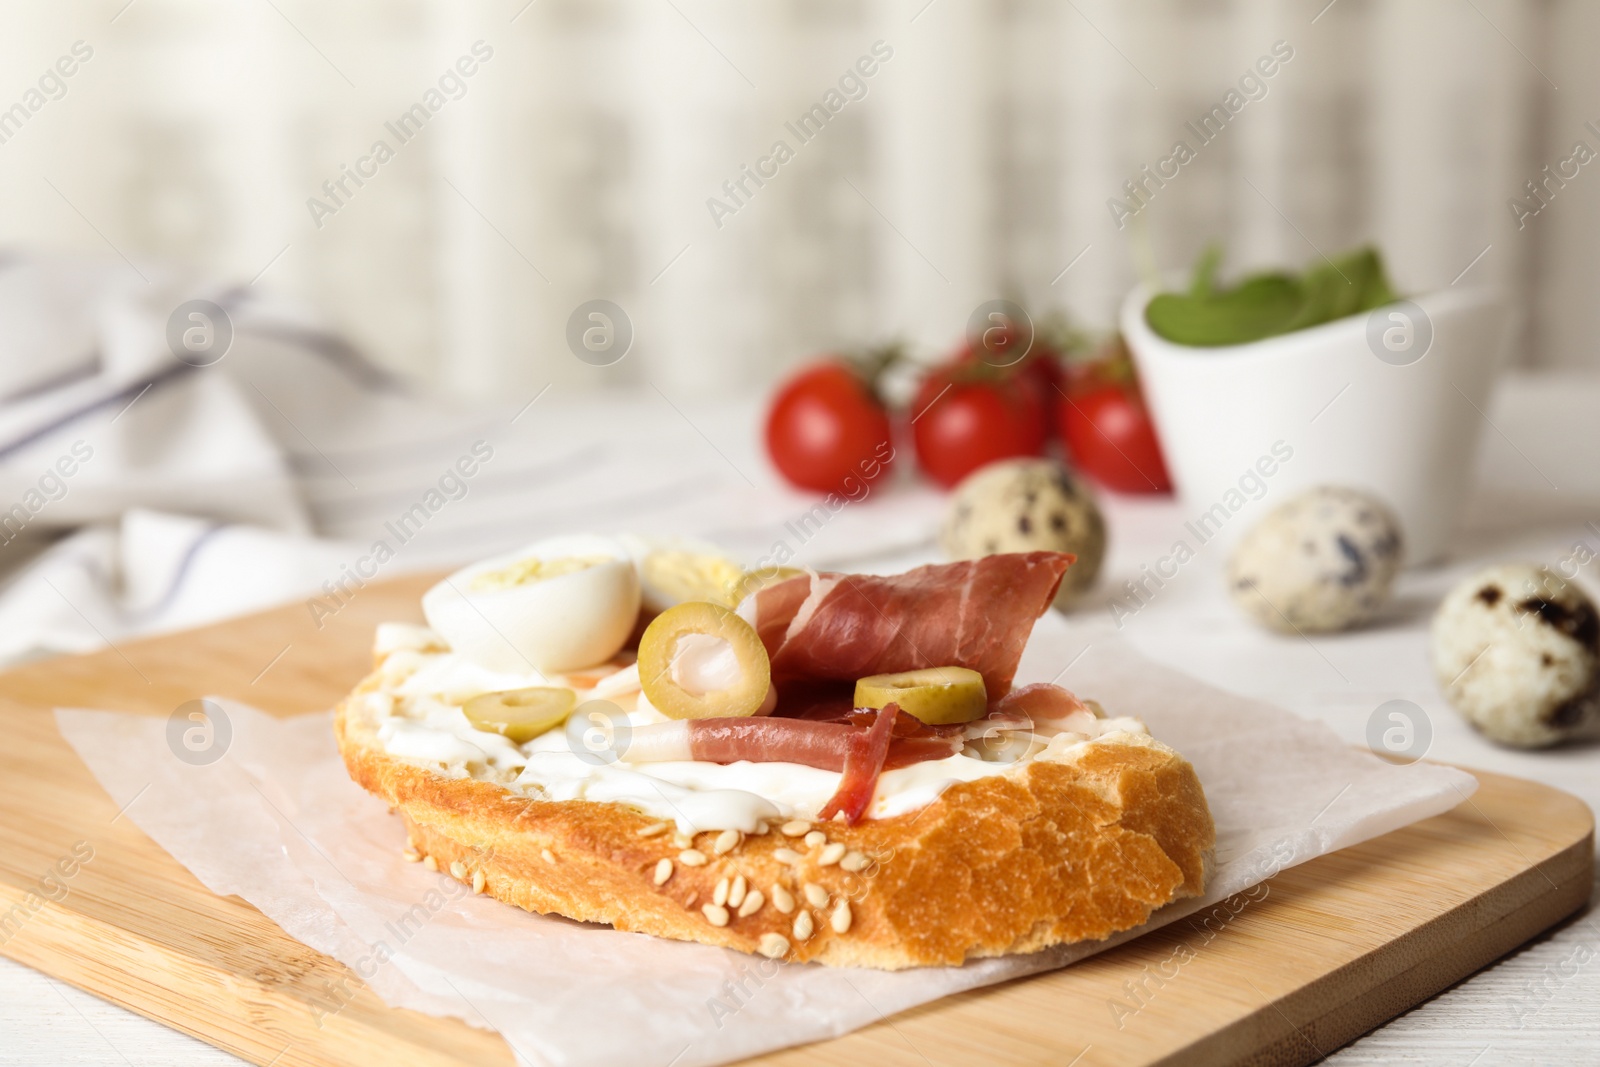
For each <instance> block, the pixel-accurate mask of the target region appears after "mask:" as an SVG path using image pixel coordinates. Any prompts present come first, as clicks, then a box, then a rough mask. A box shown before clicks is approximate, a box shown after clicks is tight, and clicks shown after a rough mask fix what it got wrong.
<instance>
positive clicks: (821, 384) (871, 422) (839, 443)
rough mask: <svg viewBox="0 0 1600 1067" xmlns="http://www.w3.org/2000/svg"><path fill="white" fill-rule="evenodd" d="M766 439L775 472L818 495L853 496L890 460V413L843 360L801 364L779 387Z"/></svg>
mask: <svg viewBox="0 0 1600 1067" xmlns="http://www.w3.org/2000/svg"><path fill="white" fill-rule="evenodd" d="M766 438H767V454H768V455H769V456H771V457H772V462H773V465H774V466H776V467H777V468H778V471H779V473H781V474H782V475H783V476H784V477H785V478H786V479H788V481H789V482H790V483H791V484H792V485H794V486H796V487H797V488H800V489H811V490H815V491H816V492H819V493H845V494H852V495H853V493H854V492H855V491H856V487H858V486H861V485H867V484H870V483H871V482H873V481H874V480H876V479H878V478H880V477H882V476H883V475H884V473H885V472H887V471H888V469H889V467H890V464H891V463H892V462H893V460H894V446H893V444H892V442H891V440H890V435H889V413H888V412H887V411H886V410H885V409H884V407H883V404H881V403H880V402H879V401H878V398H877V397H876V396H875V395H874V394H873V391H872V387H871V385H870V384H868V382H867V379H866V378H864V377H863V376H862V375H861V373H860V372H858V371H857V370H856V369H855V368H854V367H852V366H850V365H849V364H848V363H845V362H844V361H842V360H825V361H823V362H820V363H814V364H812V365H810V366H808V367H804V368H802V369H801V370H800V371H799V373H797V374H795V375H794V377H792V378H790V379H789V380H788V381H786V382H785V383H784V384H783V386H782V387H781V388H779V390H778V394H777V396H775V397H773V400H772V407H771V409H770V410H769V411H768V412H767V427H766Z"/></svg>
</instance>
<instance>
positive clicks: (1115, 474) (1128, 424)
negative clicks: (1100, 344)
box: [1056, 338, 1172, 493]
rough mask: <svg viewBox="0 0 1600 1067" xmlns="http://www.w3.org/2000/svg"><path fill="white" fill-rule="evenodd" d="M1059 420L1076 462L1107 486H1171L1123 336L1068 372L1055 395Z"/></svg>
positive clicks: (1156, 489)
mask: <svg viewBox="0 0 1600 1067" xmlns="http://www.w3.org/2000/svg"><path fill="white" fill-rule="evenodd" d="M1056 423H1057V426H1058V428H1059V430H1060V433H1061V439H1062V441H1063V442H1065V444H1066V446H1067V451H1068V453H1069V454H1070V455H1071V457H1072V461H1073V463H1074V464H1075V465H1076V466H1077V467H1078V469H1079V470H1081V471H1083V472H1084V473H1085V474H1087V475H1088V476H1089V477H1090V478H1092V479H1094V480H1095V481H1096V482H1099V483H1100V484H1101V485H1103V486H1105V487H1106V488H1107V489H1113V490H1116V491H1117V492H1122V493H1169V492H1171V491H1172V481H1171V479H1170V478H1168V476H1167V464H1166V461H1165V460H1164V459H1163V458H1162V456H1161V443H1160V440H1159V438H1158V437H1157V436H1156V428H1155V423H1154V422H1153V421H1152V420H1151V418H1150V411H1149V409H1148V408H1146V407H1145V404H1144V398H1143V396H1142V395H1141V394H1140V392H1139V381H1138V378H1137V377H1136V376H1135V374H1134V372H1133V364H1132V362H1131V361H1130V360H1129V359H1128V355H1127V350H1126V349H1125V348H1123V346H1122V343H1121V340H1120V338H1119V339H1118V340H1116V341H1113V342H1112V343H1111V344H1109V345H1108V346H1107V347H1106V349H1105V350H1103V353H1102V357H1101V358H1100V359H1099V360H1097V361H1096V362H1095V363H1093V364H1090V365H1089V366H1087V367H1081V368H1077V369H1075V370H1074V372H1073V373H1072V374H1071V375H1070V382H1069V384H1068V386H1067V388H1066V392H1065V393H1063V394H1059V395H1058V396H1057V398H1056Z"/></svg>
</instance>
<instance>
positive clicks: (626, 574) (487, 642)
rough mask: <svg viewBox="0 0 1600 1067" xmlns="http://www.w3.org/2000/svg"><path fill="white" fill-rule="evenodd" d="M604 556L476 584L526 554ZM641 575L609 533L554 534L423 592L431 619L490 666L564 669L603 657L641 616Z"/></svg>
mask: <svg viewBox="0 0 1600 1067" xmlns="http://www.w3.org/2000/svg"><path fill="white" fill-rule="evenodd" d="M574 556H585V557H587V556H603V557H606V559H605V561H604V562H601V563H596V564H594V565H592V566H589V567H585V568H583V569H582V570H578V571H573V572H571V573H568V574H560V575H557V576H555V577H551V578H542V579H538V580H536V581H531V582H525V583H522V584H519V585H514V586H510V587H507V588H496V589H485V590H474V589H473V584H474V582H475V581H476V580H477V579H478V578H479V577H480V576H482V575H484V574H486V573H490V572H494V571H498V570H503V569H505V568H507V567H510V566H512V565H513V564H515V563H518V562H520V561H523V560H528V559H539V560H557V559H565V558H569V557H574ZM639 598H640V593H639V574H638V571H637V569H636V568H635V567H634V562H633V558H632V556H631V555H630V554H629V552H628V550H627V548H626V547H624V546H623V545H622V544H620V543H619V542H617V541H613V540H611V539H609V538H604V537H593V536H571V537H555V538H550V539H549V540H545V541H540V542H538V543H537V544H533V545H529V546H528V547H527V548H524V549H521V550H519V551H517V552H511V553H507V554H506V555H504V556H497V557H495V558H494V559H489V560H485V561H483V562H481V563H474V564H473V565H471V566H470V567H464V568H462V569H461V570H459V571H457V572H456V573H454V574H452V575H450V577H448V578H446V579H444V580H443V581H442V582H440V583H439V584H438V585H435V586H434V587H433V588H432V589H430V590H428V591H427V593H425V594H424V595H423V597H422V612H423V614H424V615H426V616H427V619H428V625H429V626H431V627H432V628H433V629H434V630H435V631H436V632H437V633H438V634H439V635H440V636H441V637H443V638H444V639H445V640H446V641H447V642H449V644H450V647H451V649H453V650H454V651H456V652H458V653H460V654H461V655H462V656H464V657H465V658H467V659H468V660H471V661H472V662H473V663H476V664H478V665H480V666H482V667H484V668H487V669H488V670H491V671H503V672H507V673H514V674H526V673H528V672H529V671H538V672H541V673H544V674H559V673H562V672H564V671H573V670H580V669H582V668H584V667H592V666H594V665H596V664H599V663H604V662H605V661H606V660H608V659H610V658H611V657H612V656H614V655H616V653H617V651H618V650H619V649H621V648H622V645H623V643H624V642H625V641H627V639H628V635H629V634H630V633H632V632H633V627H634V624H635V623H636V622H637V620H638V617H639Z"/></svg>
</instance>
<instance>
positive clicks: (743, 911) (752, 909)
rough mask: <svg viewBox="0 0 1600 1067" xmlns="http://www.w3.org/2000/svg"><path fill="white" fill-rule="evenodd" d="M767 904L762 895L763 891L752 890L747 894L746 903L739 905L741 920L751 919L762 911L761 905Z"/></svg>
mask: <svg viewBox="0 0 1600 1067" xmlns="http://www.w3.org/2000/svg"><path fill="white" fill-rule="evenodd" d="M766 902H767V898H766V897H764V896H762V895H761V890H759V889H752V890H750V892H748V893H746V894H745V897H744V903H743V904H740V905H739V918H741V919H746V918H749V917H750V916H752V915H754V914H755V913H756V912H758V911H760V910H761V905H763V904H765V903H766Z"/></svg>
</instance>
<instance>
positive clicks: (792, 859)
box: [772, 848, 806, 867]
mask: <svg viewBox="0 0 1600 1067" xmlns="http://www.w3.org/2000/svg"><path fill="white" fill-rule="evenodd" d="M772 858H773V859H775V860H777V861H778V862H779V863H787V864H789V866H791V867H793V866H795V865H797V864H801V863H804V862H805V859H806V858H805V857H804V856H802V855H800V853H798V852H796V851H795V850H794V849H792V848H775V849H773V850H772Z"/></svg>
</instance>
